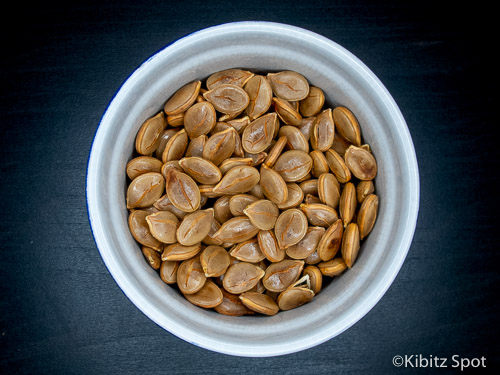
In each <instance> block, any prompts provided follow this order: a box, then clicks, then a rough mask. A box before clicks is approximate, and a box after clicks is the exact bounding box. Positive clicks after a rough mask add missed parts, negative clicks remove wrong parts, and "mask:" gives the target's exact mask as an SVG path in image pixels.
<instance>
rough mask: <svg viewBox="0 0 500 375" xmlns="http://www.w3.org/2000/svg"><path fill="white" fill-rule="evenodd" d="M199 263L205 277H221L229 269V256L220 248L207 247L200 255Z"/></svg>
mask: <svg viewBox="0 0 500 375" xmlns="http://www.w3.org/2000/svg"><path fill="white" fill-rule="evenodd" d="M200 262H201V266H202V267H203V271H204V272H205V276H206V277H217V276H221V275H223V274H224V273H225V272H226V270H227V268H228V267H229V263H230V259H229V254H228V252H227V251H226V249H224V248H223V247H221V246H208V247H206V248H205V250H203V252H202V253H201V254H200Z"/></svg>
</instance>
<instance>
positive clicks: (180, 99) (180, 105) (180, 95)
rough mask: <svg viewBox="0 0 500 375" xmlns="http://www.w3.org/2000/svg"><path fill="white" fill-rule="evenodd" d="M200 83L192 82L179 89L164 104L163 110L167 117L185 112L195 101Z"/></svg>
mask: <svg viewBox="0 0 500 375" xmlns="http://www.w3.org/2000/svg"><path fill="white" fill-rule="evenodd" d="M200 87H201V81H193V82H190V83H188V84H187V85H185V86H183V87H181V88H180V89H179V90H177V91H176V92H175V94H174V95H172V97H171V98H170V99H169V100H168V101H167V102H166V103H165V107H164V108H163V110H164V111H165V113H166V114H167V115H176V114H179V113H182V112H185V111H186V110H187V109H188V108H189V107H190V106H191V105H192V104H193V103H194V102H195V100H196V97H197V96H198V93H199V92H200Z"/></svg>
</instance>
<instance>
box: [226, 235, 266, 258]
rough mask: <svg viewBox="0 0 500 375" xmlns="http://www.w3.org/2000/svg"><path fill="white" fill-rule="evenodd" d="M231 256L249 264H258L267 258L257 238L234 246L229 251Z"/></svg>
mask: <svg viewBox="0 0 500 375" xmlns="http://www.w3.org/2000/svg"><path fill="white" fill-rule="evenodd" d="M229 255H231V256H232V257H234V258H236V259H238V260H240V261H242V262H248V263H258V262H260V261H261V260H264V259H265V258H266V256H265V255H264V254H263V253H262V251H261V249H260V246H259V242H258V240H257V238H252V239H250V240H247V241H244V242H241V243H239V244H236V245H234V246H233V247H232V248H231V250H230V251H229Z"/></svg>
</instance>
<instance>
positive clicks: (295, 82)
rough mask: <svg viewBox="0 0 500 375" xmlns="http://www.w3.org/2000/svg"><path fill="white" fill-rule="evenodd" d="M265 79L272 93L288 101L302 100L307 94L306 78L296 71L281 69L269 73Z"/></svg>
mask: <svg viewBox="0 0 500 375" xmlns="http://www.w3.org/2000/svg"><path fill="white" fill-rule="evenodd" d="M267 79H268V80H269V83H270V84H271V88H272V89H273V92H274V94H275V95H276V96H277V97H279V98H282V99H285V100H289V101H297V100H302V99H305V98H306V97H307V95H308V94H309V83H308V82H307V79H306V78H305V77H304V76H303V75H302V74H299V73H297V72H293V71H283V72H279V73H269V74H268V75H267Z"/></svg>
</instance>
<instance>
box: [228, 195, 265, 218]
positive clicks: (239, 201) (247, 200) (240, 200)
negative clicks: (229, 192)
mask: <svg viewBox="0 0 500 375" xmlns="http://www.w3.org/2000/svg"><path fill="white" fill-rule="evenodd" d="M258 200H259V198H257V197H255V196H253V195H251V194H236V195H233V196H231V199H229V210H230V211H231V214H232V215H233V216H243V215H245V212H244V210H245V208H247V206H248V205H249V204H251V203H253V202H256V201H258Z"/></svg>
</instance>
